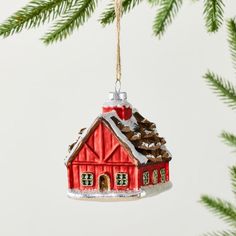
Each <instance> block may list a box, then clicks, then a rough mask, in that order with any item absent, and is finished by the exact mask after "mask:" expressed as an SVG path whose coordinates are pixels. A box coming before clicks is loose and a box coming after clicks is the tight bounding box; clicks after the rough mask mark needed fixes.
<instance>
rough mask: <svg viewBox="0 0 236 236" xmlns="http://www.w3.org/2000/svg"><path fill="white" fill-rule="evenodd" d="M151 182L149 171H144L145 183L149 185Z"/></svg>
mask: <svg viewBox="0 0 236 236" xmlns="http://www.w3.org/2000/svg"><path fill="white" fill-rule="evenodd" d="M145 175H146V176H147V178H146V177H145ZM149 182H150V177H149V172H148V171H145V172H143V185H148V184H149Z"/></svg>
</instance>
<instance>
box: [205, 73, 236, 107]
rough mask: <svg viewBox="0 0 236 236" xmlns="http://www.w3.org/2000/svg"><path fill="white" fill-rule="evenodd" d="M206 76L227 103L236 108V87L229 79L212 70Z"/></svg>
mask: <svg viewBox="0 0 236 236" xmlns="http://www.w3.org/2000/svg"><path fill="white" fill-rule="evenodd" d="M204 78H205V79H206V80H207V82H208V84H209V85H210V86H211V87H212V89H213V90H214V91H215V92H216V94H217V95H218V96H219V97H220V98H221V99H222V100H223V101H224V102H225V103H227V104H228V105H229V106H230V107H231V108H233V109H235V108H236V88H235V87H234V86H233V85H232V84H231V83H230V82H229V81H225V80H223V79H222V78H221V77H219V76H218V75H216V74H214V73H212V72H210V71H209V72H207V73H206V74H205V75H204Z"/></svg>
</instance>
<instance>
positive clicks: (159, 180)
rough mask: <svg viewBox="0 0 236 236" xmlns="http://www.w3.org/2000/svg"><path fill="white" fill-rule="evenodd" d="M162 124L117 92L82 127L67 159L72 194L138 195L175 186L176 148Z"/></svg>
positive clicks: (77, 196) (87, 196)
mask: <svg viewBox="0 0 236 236" xmlns="http://www.w3.org/2000/svg"><path fill="white" fill-rule="evenodd" d="M165 143H166V141H165V139H164V138H162V137H160V136H159V134H158V133H157V131H156V125H155V124H154V123H152V122H150V121H148V120H147V119H146V118H144V117H143V116H142V115H141V114H140V113H139V112H138V111H137V110H136V109H134V108H132V106H131V105H130V104H129V103H128V102H127V95H126V93H125V92H119V93H117V92H114V93H113V92H112V93H110V95H109V100H108V101H107V102H105V104H104V105H103V113H102V114H101V115H99V116H98V117H97V119H96V120H95V121H94V123H93V124H92V125H91V127H90V128H88V129H82V130H81V131H80V132H79V137H78V139H77V141H76V142H74V143H73V144H72V145H70V146H69V154H68V155H67V157H66V159H65V164H66V167H67V171H68V196H69V197H70V198H74V199H94V200H119V199H120V200H121V199H122V200H124V199H138V198H142V197H147V196H151V195H156V194H157V193H160V192H163V191H165V190H167V189H169V188H171V186H172V184H171V182H170V180H169V161H170V160H171V158H172V157H171V154H170V152H169V151H168V149H167V148H166V145H165Z"/></svg>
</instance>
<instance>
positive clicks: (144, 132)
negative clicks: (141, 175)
mask: <svg viewBox="0 0 236 236" xmlns="http://www.w3.org/2000/svg"><path fill="white" fill-rule="evenodd" d="M136 118H137V119H138V121H137V119H136ZM99 120H104V121H105V122H107V123H108V124H109V126H110V127H111V129H112V130H113V132H114V133H115V134H116V136H117V137H118V139H119V140H120V141H121V143H125V144H126V146H127V147H128V148H129V149H130V151H131V153H132V155H133V157H134V158H135V159H137V160H138V162H139V163H140V164H146V163H147V162H148V161H149V160H151V161H154V162H155V161H163V158H165V160H168V158H169V160H170V159H171V154H170V152H169V151H168V150H167V148H166V146H165V140H164V139H163V138H160V137H159V136H158V133H157V132H156V129H155V127H156V126H155V124H154V123H151V122H149V121H148V120H146V119H145V118H143V117H142V116H141V115H140V114H139V113H138V112H137V110H136V109H133V115H132V116H131V118H130V119H129V120H121V119H120V118H119V116H118V115H117V113H116V112H115V111H110V112H106V113H103V114H101V115H99V116H98V117H97V119H96V120H95V122H94V123H93V124H92V126H91V127H90V128H89V129H86V130H84V131H83V132H82V133H81V134H80V136H79V138H78V139H77V141H76V142H75V143H74V144H73V145H72V147H71V149H70V151H69V154H68V155H67V157H66V159H65V164H66V165H67V164H68V163H69V162H70V161H71V160H73V158H74V157H75V155H76V153H77V151H78V150H79V149H80V147H81V146H82V145H83V140H84V139H85V138H86V137H88V136H89V135H90V133H91V132H90V131H91V130H92V128H93V127H94V125H96V123H97V122H98V121H99ZM144 127H146V128H144ZM151 127H152V128H151ZM131 136H132V137H131ZM162 157H163V158H162Z"/></svg>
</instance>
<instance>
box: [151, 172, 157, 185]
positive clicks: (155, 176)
mask: <svg viewBox="0 0 236 236" xmlns="http://www.w3.org/2000/svg"><path fill="white" fill-rule="evenodd" d="M152 182H153V184H157V183H158V169H155V170H153V172H152Z"/></svg>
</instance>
